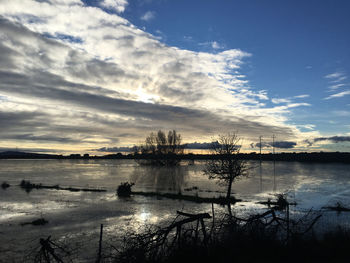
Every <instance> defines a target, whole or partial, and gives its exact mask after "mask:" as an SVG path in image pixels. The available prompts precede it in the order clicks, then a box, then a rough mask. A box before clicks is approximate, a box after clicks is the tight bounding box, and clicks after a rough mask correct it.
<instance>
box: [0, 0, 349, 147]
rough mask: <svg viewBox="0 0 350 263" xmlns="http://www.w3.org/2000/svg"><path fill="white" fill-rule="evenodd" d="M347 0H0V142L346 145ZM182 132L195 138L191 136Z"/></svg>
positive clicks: (3, 144) (6, 144) (38, 144)
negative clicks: (155, 139)
mask: <svg viewBox="0 0 350 263" xmlns="http://www.w3.org/2000/svg"><path fill="white" fill-rule="evenodd" d="M349 11H350V2H349V1H347V0H337V1H334V0H322V1H319V0H317V1H316V0H308V1H302V0H293V1H292V0H286V1H277V0H266V1H261V0H235V1H228V0H217V1H209V0H191V1H189V0H186V1H184V0H176V1H170V0H99V1H98V0H0V39H1V41H0V126H1V129H0V138H1V141H0V151H1V150H2V151H4V150H13V149H19V150H25V151H34V152H48V153H63V154H66V153H72V152H81V153H83V152H88V153H101V154H103V153H108V152H116V151H120V150H125V149H128V147H131V146H133V145H138V144H140V143H142V142H143V140H144V138H145V137H146V136H147V135H148V134H149V133H150V132H156V131H158V130H159V129H162V130H164V131H167V130H172V129H175V130H177V131H178V132H179V133H180V134H181V135H182V138H183V142H184V143H189V145H190V148H193V149H201V148H204V147H206V145H207V144H206V143H208V142H211V141H212V140H213V139H214V140H215V136H217V135H218V134H227V133H229V132H236V133H238V135H239V136H240V137H241V138H242V146H243V149H244V151H248V152H249V151H258V147H259V136H262V142H263V143H262V146H263V150H264V151H265V152H269V151H271V148H272V147H271V146H272V136H273V135H274V136H275V146H276V148H277V150H278V151H350V61H349V58H350V48H349V47H350V32H349V31H350V16H349V15H348V14H349ZM195 142H196V143H195Z"/></svg>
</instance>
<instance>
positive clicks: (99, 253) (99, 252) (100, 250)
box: [96, 224, 103, 263]
mask: <svg viewBox="0 0 350 263" xmlns="http://www.w3.org/2000/svg"><path fill="white" fill-rule="evenodd" d="M102 234H103V224H101V229H100V242H99V246H98V257H97V260H96V263H99V262H100V261H101V254H102Z"/></svg>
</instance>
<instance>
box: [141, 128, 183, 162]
mask: <svg viewBox="0 0 350 263" xmlns="http://www.w3.org/2000/svg"><path fill="white" fill-rule="evenodd" d="M181 141H182V138H181V135H180V134H178V133H177V132H176V131H175V130H172V131H171V130H170V131H169V132H168V136H166V135H165V133H164V132H163V131H161V130H159V131H158V132H157V134H155V133H153V132H152V133H151V134H150V135H149V136H147V137H146V139H145V144H144V145H142V146H141V147H139V150H140V153H141V154H143V155H147V156H148V157H149V158H148V159H149V160H151V164H159V165H174V164H178V163H179V162H180V159H179V158H177V156H178V155H181V154H183V150H184V146H183V145H181Z"/></svg>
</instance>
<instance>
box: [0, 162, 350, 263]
mask: <svg viewBox="0 0 350 263" xmlns="http://www.w3.org/2000/svg"><path fill="white" fill-rule="evenodd" d="M249 164H250V166H251V167H252V169H251V170H250V174H249V176H248V177H245V178H242V179H240V180H237V181H236V182H235V183H234V185H233V190H232V191H233V192H234V195H235V197H237V198H240V199H242V200H243V202H240V203H237V204H236V205H235V206H234V211H235V212H236V213H237V214H240V215H247V214H251V213H254V212H259V211H264V209H266V208H265V207H264V206H262V205H259V204H257V202H258V201H266V200H267V198H272V199H273V198H274V197H275V195H276V194H278V193H286V194H287V195H288V198H289V200H291V201H295V202H297V204H298V205H297V206H295V207H293V208H292V210H293V212H294V213H299V212H303V211H307V210H308V209H310V208H313V209H314V210H321V208H322V207H323V206H327V205H334V204H335V203H336V202H339V201H340V202H342V203H343V204H345V205H346V204H348V205H349V206H350V180H349V179H350V165H346V164H319V163H318V164H310V163H298V162H276V163H273V162H262V164H261V165H260V164H259V162H250V163H249ZM203 168H204V163H202V162H196V163H195V164H194V165H189V164H187V163H186V162H184V163H183V164H182V165H181V166H179V167H176V168H172V169H170V168H159V167H152V166H142V167H141V166H139V165H138V164H137V163H136V162H134V161H133V160H0V183H2V182H3V181H6V182H8V183H10V184H11V185H12V186H11V187H10V188H8V189H6V190H3V189H0V262H1V260H5V261H6V262H9V261H8V260H10V259H11V260H13V261H17V260H18V258H19V255H22V256H23V254H29V253H30V252H31V251H32V250H33V249H34V248H35V247H36V246H37V245H38V240H39V238H40V237H47V236H49V235H52V236H53V237H54V238H56V239H59V240H61V241H62V242H73V241H74V242H75V244H76V246H79V244H80V246H81V247H87V246H90V250H89V251H90V252H91V253H92V254H94V253H95V251H96V250H97V246H98V231H99V226H100V224H104V229H105V232H104V234H105V238H106V240H108V239H109V240H111V239H112V238H117V239H118V238H121V237H122V236H123V235H124V234H125V232H126V231H129V230H131V231H138V230H140V229H142V227H143V226H144V225H147V224H162V223H165V222H169V221H171V220H172V219H174V218H175V216H176V211H177V210H183V211H185V212H211V205H210V204H195V203H190V202H185V201H177V200H169V199H157V198H150V197H141V196H135V197H131V198H128V199H118V197H117V196H116V194H115V190H116V188H117V186H118V185H119V184H120V183H121V182H126V181H129V182H134V183H135V186H134V188H133V190H135V191H158V192H173V193H179V192H182V193H184V194H193V195H199V196H220V195H224V194H225V188H224V187H222V186H219V185H218V184H216V182H215V181H212V180H208V178H207V176H205V175H204V174H203V172H202V170H203ZM22 179H25V180H30V181H31V182H33V183H42V184H45V185H56V184H59V185H60V186H73V187H93V188H104V189H106V190H107V192H104V193H93V192H69V191H57V190H49V189H40V190H35V189H34V190H33V191H31V192H30V193H27V192H25V191H23V190H22V189H21V188H20V187H18V186H16V185H18V184H19V183H20V181H21V180H22ZM192 187H197V188H198V189H196V190H189V189H190V188H192ZM215 211H216V212H217V213H218V214H220V213H223V212H224V211H225V210H224V208H222V207H220V206H218V205H215ZM323 213H324V214H325V215H326V216H323V219H322V222H320V224H321V225H322V226H323V227H333V226H337V225H342V226H345V227H348V221H349V219H350V217H349V216H350V214H349V215H348V214H346V213H345V214H344V213H343V214H340V215H337V214H336V213H334V212H327V211H324V212H323ZM40 217H44V218H45V219H47V220H48V221H49V223H48V224H47V225H45V226H32V225H25V226H21V223H24V222H31V221H33V220H34V219H37V218H40ZM79 242H80V243H79ZM106 242H107V241H106ZM110 242H112V241H110ZM87 258H89V253H87V254H86V258H85V260H86V261H88V259H87ZM81 260H82V261H84V258H82V259H81ZM5 261H4V262H5ZM10 262H11V261H10Z"/></svg>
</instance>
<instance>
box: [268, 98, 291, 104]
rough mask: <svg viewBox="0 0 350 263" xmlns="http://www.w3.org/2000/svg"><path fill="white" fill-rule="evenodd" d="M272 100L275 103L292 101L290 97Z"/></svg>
mask: <svg viewBox="0 0 350 263" xmlns="http://www.w3.org/2000/svg"><path fill="white" fill-rule="evenodd" d="M271 102H272V103H274V104H280V103H290V102H291V100H290V99H278V98H273V99H271Z"/></svg>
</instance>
